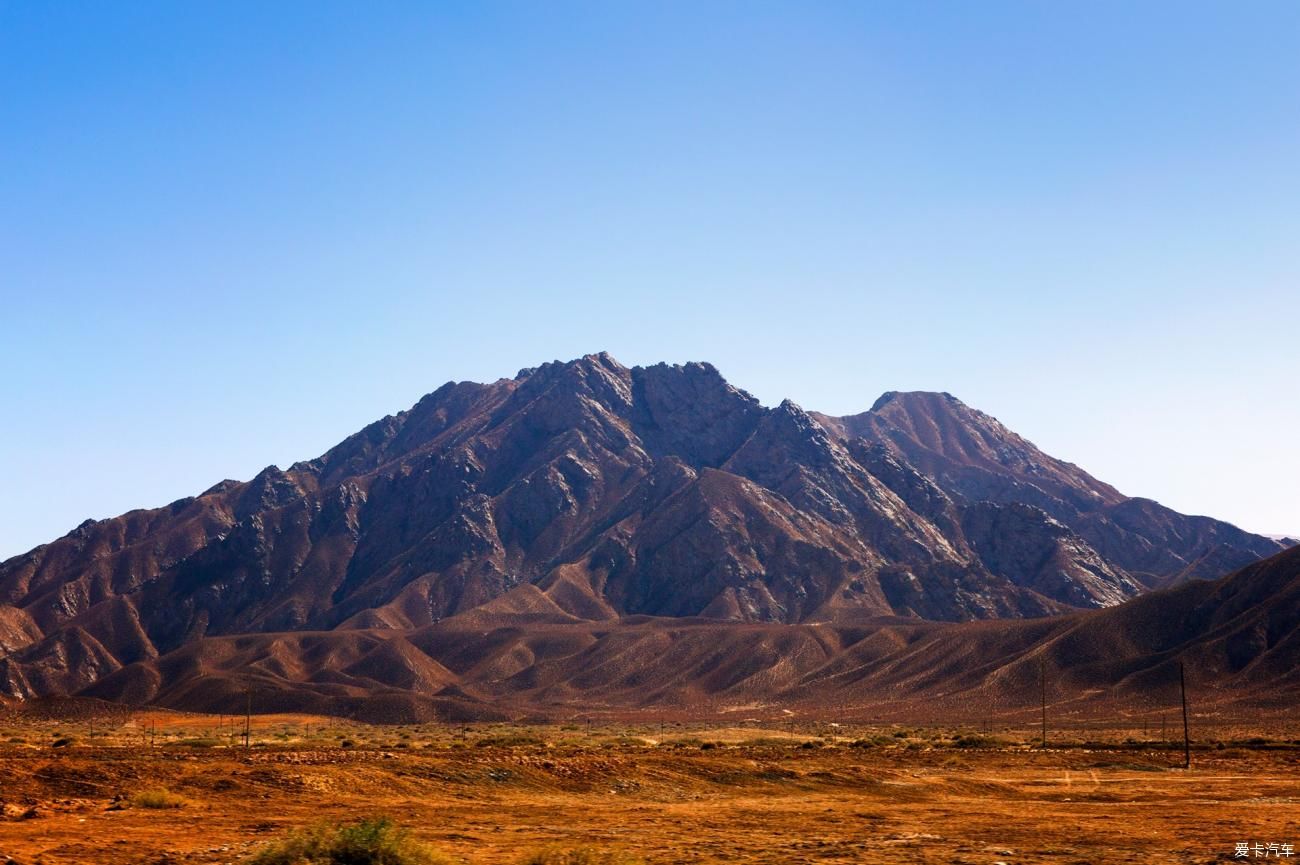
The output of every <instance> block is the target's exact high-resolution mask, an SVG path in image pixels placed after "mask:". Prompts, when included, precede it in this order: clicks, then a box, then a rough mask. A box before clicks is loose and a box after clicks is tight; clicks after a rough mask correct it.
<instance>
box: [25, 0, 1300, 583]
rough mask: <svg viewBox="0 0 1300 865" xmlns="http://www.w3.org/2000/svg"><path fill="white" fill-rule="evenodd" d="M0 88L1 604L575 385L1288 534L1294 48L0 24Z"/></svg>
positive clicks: (1262, 40)
mask: <svg viewBox="0 0 1300 865" xmlns="http://www.w3.org/2000/svg"><path fill="white" fill-rule="evenodd" d="M1211 60H1212V62H1211ZM0 81H3V82H4V87H3V89H2V90H0V117H3V119H4V123H2V124H0V152H3V153H4V154H5V156H6V157H7V158H6V169H7V170H6V172H5V176H4V178H3V180H0V266H2V267H3V270H2V271H0V272H2V273H3V274H4V279H3V280H2V281H0V285H2V286H3V288H2V289H0V290H2V291H3V300H4V306H3V308H4V310H5V312H6V314H7V322H8V323H9V325H10V326H9V327H8V328H7V329H6V334H5V340H4V341H3V342H0V363H2V364H3V371H4V375H3V376H0V404H3V405H4V406H5V408H6V419H7V421H8V422H7V423H5V424H4V425H3V426H2V427H0V430H2V431H0V479H3V481H4V483H5V488H6V492H7V495H6V496H5V497H4V499H3V502H2V503H0V559H2V558H7V557H9V556H12V555H16V554H19V553H22V552H24V551H26V550H28V549H30V548H31V547H33V546H35V545H37V544H39V543H43V542H46V541H49V540H52V539H53V538H55V537H58V536H60V535H62V534H64V533H65V532H67V531H68V530H69V529H71V528H73V527H74V526H75V525H77V524H78V523H80V522H81V521H82V520H83V519H86V518H105V517H110V516H115V515H116V514H119V513H122V512H124V511H127V510H130V509H132V508H136V507H157V506H161V505H163V504H166V503H167V502H170V501H173V500H175V499H178V498H181V497H184V496H188V495H194V494H197V493H198V492H200V491H202V490H203V489H206V488H207V487H208V486H210V485H211V484H213V483H215V482H216V481H218V480H221V479H223V478H227V477H232V478H236V479H247V478H250V477H252V476H253V475H254V474H256V472H257V471H258V470H260V469H261V468H263V467H264V466H266V465H268V464H278V465H281V466H287V465H289V464H290V463H292V462H294V461H296V460H300V459H309V458H312V457H314V456H316V455H318V454H320V453H321V452H323V451H324V450H326V449H327V448H329V447H330V446H332V445H333V444H335V443H337V442H338V441H339V440H341V439H342V438H344V437H345V436H347V435H349V434H351V433H353V432H355V431H356V430H358V429H360V428H361V427H363V426H364V425H365V424H367V423H369V422H371V421H373V420H376V419H378V418H380V417H382V416H384V415H385V414H389V413H393V412H396V411H400V410H402V409H405V408H407V407H409V406H410V405H411V404H413V403H414V402H415V401H416V400H417V399H418V398H419V397H420V396H421V395H423V394H424V393H427V392H429V391H432V390H434V389H435V388H436V387H437V386H438V385H440V384H442V383H443V382H445V381H448V380H476V381H491V380H494V379H496V378H500V377H503V376H511V375H514V373H515V372H516V371H517V370H518V369H520V368H524V367H531V366H536V365H538V364H540V363H542V362H545V361H548V360H552V359H561V360H567V359H571V358H574V357H578V356H581V355H583V354H585V353H588V352H593V351H600V350H607V351H609V352H610V353H611V354H613V355H614V356H615V357H617V358H618V359H619V360H620V361H621V362H622V363H624V364H627V365H638V364H640V365H644V364H650V363H656V362H660V361H666V362H670V363H681V362H686V361H689V360H705V361H709V362H711V363H713V364H714V365H716V366H717V367H718V368H719V370H720V371H721V372H722V373H723V375H725V376H726V377H727V379H728V380H729V381H730V382H731V383H732V384H734V385H736V386H737V387H741V388H744V389H746V390H748V391H750V392H751V393H753V394H754V395H755V396H756V397H758V398H759V399H760V400H761V401H762V402H763V403H764V404H765V405H775V404H777V403H779V402H780V400H781V399H784V398H787V397H788V398H790V399H793V400H794V401H795V402H797V403H799V404H800V405H802V406H803V407H805V408H807V409H810V410H816V411H820V412H825V413H828V414H833V415H843V414H850V413H855V412H860V411H864V410H866V409H867V408H869V407H870V406H871V404H872V402H873V401H874V400H875V399H876V397H877V396H879V395H880V394H881V393H882V392H884V391H888V390H932V391H948V392H950V393H952V394H954V395H956V396H957V397H958V398H960V399H961V400H963V401H964V402H966V403H967V404H969V405H971V406H973V407H975V408H978V409H980V410H982V411H984V412H987V413H988V414H991V415H993V416H995V417H997V418H998V419H999V420H1000V421H1002V422H1003V423H1004V424H1006V426H1008V427H1009V428H1010V429H1012V430H1014V431H1015V432H1017V433H1019V434H1020V435H1022V436H1024V437H1026V438H1027V439H1029V440H1030V441H1032V442H1034V443H1035V444H1036V445H1038V446H1039V447H1040V448H1042V449H1043V450H1044V451H1046V452H1047V453H1049V454H1051V455H1053V456H1055V457H1058V458H1060V459H1064V460H1067V461H1070V462H1073V463H1075V464H1077V465H1079V466H1081V467H1082V468H1083V469H1085V470H1086V471H1088V472H1089V473H1091V474H1093V475H1094V476H1096V477H1097V478H1099V479H1101V480H1103V481H1105V482H1107V483H1110V484H1112V485H1114V486H1115V487H1117V488H1118V489H1119V490H1120V491H1121V492H1123V493H1125V494H1127V495H1133V496H1143V497H1148V498H1153V499H1156V500H1158V501H1160V502H1162V503H1163V504H1165V505H1168V506H1169V507H1172V508H1175V509H1176V510H1179V511H1182V512H1185V513H1192V514H1205V515H1209V516H1213V517H1217V518H1219V519H1224V520H1227V521H1229V522H1232V523H1234V524H1236V525H1238V526H1240V527H1242V528H1244V529H1248V530H1250V531H1255V532H1260V533H1270V534H1287V535H1291V536H1295V535H1296V534H1298V533H1300V497H1297V495H1296V489H1297V484H1298V482H1300V449H1297V448H1296V447H1295V445H1294V439H1295V431H1296V430H1297V429H1300V401H1298V400H1296V398H1295V387H1296V381H1297V375H1298V374H1300V341H1297V340H1296V339H1295V337H1294V333H1293V330H1294V328H1293V325H1292V323H1291V316H1290V315H1288V313H1294V310H1295V307H1296V297H1297V283H1298V282H1300V246H1298V245H1297V244H1296V238H1297V237H1300V208H1297V207H1296V205H1295V202H1296V201H1298V200H1300V163H1297V161H1296V160H1295V154H1296V153H1297V152H1300V87H1297V86H1296V82H1297V81H1300V7H1295V6H1294V5H1292V4H1287V3H1282V2H1265V3H1259V4H1251V5H1250V6H1249V7H1227V6H1219V5H1212V4H1177V5H1175V4H1172V3H1153V4H1148V5H1143V6H1141V7H1137V8H1130V7H1129V6H1127V5H1125V4H1112V3H1099V4H1089V5H1087V6H1077V7H1070V6H1065V5H1050V6H1044V5H1041V4H1033V3H1027V2H1026V3H1010V2H1008V3H998V4H987V5H981V6H979V7H974V6H968V5H966V4H956V3H952V4H947V3H937V4H926V5H921V4H917V5H912V4H888V3H886V4H872V5H870V6H859V5H857V4H848V3H816V4H781V3H772V4H753V5H750V4H718V5H713V6H709V7H707V8H701V7H699V6H697V5H696V4H686V3H666V4H655V5H654V6H653V7H651V6H646V7H636V6H632V5H617V6H610V5H603V4H583V3H557V4H547V5H546V6H544V7H543V6H534V5H529V4H522V3H493V4H482V5H464V6H462V5H456V4H439V5H434V6H427V5H425V4H403V3H395V4H385V5H384V6H382V7H378V8H364V9H363V8H359V7H358V8H349V7H345V6H341V5H340V6H321V5H319V4H306V3H284V4H275V5H274V6H265V5H263V4H253V3H229V4H220V5H217V4H212V5H201V4H190V5H185V6H168V5H164V4H140V5H132V6H130V7H117V6H108V5H103V4H91V3H69V4H58V5H57V6H55V5H49V4H36V5H20V4H7V5H4V6H0Z"/></svg>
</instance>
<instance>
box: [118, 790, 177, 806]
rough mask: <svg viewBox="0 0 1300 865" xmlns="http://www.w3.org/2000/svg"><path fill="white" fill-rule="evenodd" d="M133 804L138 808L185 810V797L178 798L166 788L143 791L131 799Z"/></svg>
mask: <svg viewBox="0 0 1300 865" xmlns="http://www.w3.org/2000/svg"><path fill="white" fill-rule="evenodd" d="M131 804H132V805H134V806H135V807H137V808H183V807H185V797H183V796H178V795H176V794H175V793H173V792H172V791H170V790H168V789H167V788H166V787H157V788H155V789H153V790H142V791H140V792H139V793H136V794H135V795H134V796H132V797H131Z"/></svg>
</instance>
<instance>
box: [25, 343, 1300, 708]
mask: <svg viewBox="0 0 1300 865" xmlns="http://www.w3.org/2000/svg"><path fill="white" fill-rule="evenodd" d="M1278 549H1280V545H1279V544H1278V543H1277V542H1275V541H1271V540H1269V539H1266V538H1262V537H1259V536H1255V535H1250V534H1247V533H1245V532H1241V531H1239V530H1237V529H1235V528H1234V527H1232V526H1229V525H1227V524H1225V523H1221V522H1217V521H1215V520H1210V519H1208V518H1202V517H1186V516H1183V515H1181V514H1177V513H1175V512H1173V511H1170V510H1168V509H1167V508H1163V507H1161V506H1160V505H1158V504H1156V503H1154V502H1151V501H1148V500H1142V499H1128V498H1125V497H1124V496H1122V495H1120V494H1119V493H1118V492H1116V491H1115V490H1114V489H1113V488H1111V487H1109V486H1107V485H1105V484H1102V483H1100V482H1099V481H1096V480H1095V479H1093V478H1091V477H1090V476H1088V475H1087V474H1086V473H1084V472H1083V471H1082V470H1080V469H1078V468H1077V467H1075V466H1072V465H1069V464H1067V463H1062V462H1060V461H1058V460H1054V459H1052V458H1051V457H1048V456H1046V455H1045V454H1042V453H1041V452H1040V451H1038V450H1037V449H1036V448H1035V447H1034V446H1033V445H1032V444H1030V443H1028V442H1026V441H1025V440H1023V439H1021V438H1020V437H1019V436H1016V435H1015V434H1014V433H1011V432H1010V431H1009V430H1006V429H1005V428H1004V427H1002V426H1001V425H1000V424H998V423H997V421H996V420H994V419H992V418H990V417H988V416H987V415H983V414H982V413H980V412H977V411H974V410H973V409H970V408H968V407H966V406H964V405H962V404H961V403H960V402H959V401H957V400H955V399H954V398H952V397H950V396H947V395H942V394H887V395H886V396H885V397H882V398H881V400H880V401H878V402H877V404H876V406H875V407H873V408H872V410H871V411H869V412H866V413H865V414H862V415H857V416H854V417H849V418H829V417H825V416H820V415H814V414H810V413H807V412H805V411H803V410H802V409H800V408H799V407H798V406H796V405H794V404H793V403H790V402H785V403H782V404H781V405H780V406H777V407H775V408H765V407H763V406H761V405H759V404H758V402H757V401H756V400H755V399H754V398H753V397H751V396H750V395H748V394H747V393H745V392H744V391H741V390H738V389H736V388H734V387H732V386H731V385H729V384H728V383H727V382H726V381H725V380H724V379H723V378H722V376H721V375H719V374H718V372H717V370H715V369H714V368H713V367H712V366H709V365H708V364H698V363H696V364H687V365H685V366H668V365H664V364H660V365H657V366H652V367H646V368H641V367H636V368H631V369H629V368H626V367H623V366H622V365H620V364H619V363H618V362H616V361H615V360H614V359H613V358H611V357H609V356H608V355H604V354H601V355H591V356H588V357H585V358H582V359H580V360H577V361H573V362H569V363H558V362H557V363H550V364H546V365H544V366H541V367H538V368H535V369H529V370H524V371H522V372H520V373H519V375H517V376H516V377H515V378H513V379H502V380H500V381H497V382H494V383H491V384H474V383H451V384H447V385H444V386H443V387H441V388H439V389H438V390H437V391H435V392H433V393H431V394H429V395H428V396H426V397H424V398H423V399H422V400H420V401H419V402H418V403H417V404H416V405H415V406H414V407H412V408H411V409H410V410H408V411H405V412H402V413H400V414H398V415H395V416H392V417H388V418H384V419H383V420H381V421H378V422H376V423H374V424H371V425H370V426H368V427H366V428H365V429H364V430H362V431H361V432H359V433H357V434H356V435H353V436H351V437H350V438H348V439H347V440H345V441H343V442H342V443H340V444H339V445H338V446H337V447H335V448H333V449H332V450H330V451H329V452H328V453H326V454H324V455H323V456H321V457H319V458H317V459H315V460H311V461H308V462H302V463H297V464H295V465H293V466H291V467H290V468H289V469H288V470H287V471H282V470H280V469H278V468H276V467H269V468H267V469H265V470H264V471H262V472H261V473H260V474H258V475H257V477H255V478H253V479H252V480H251V481H247V482H234V481H223V482H222V483H219V484H217V485H216V486H214V487H212V488H211V489H209V490H207V491H206V492H204V493H202V494H200V495H199V496H197V497H195V498H192V499H183V500H181V501H178V502H175V503H173V504H172V505H169V506H167V507H165V508H160V509H157V510H150V511H133V512H131V513H128V514H125V515H123V516H121V517H117V518H115V519H110V520H103V521H98V522H92V521H88V522H87V523H84V524H83V525H81V526H79V527H78V528H77V529H75V530H74V531H73V532H71V533H69V534H68V535H67V536H65V537H63V538H60V539H59V540H57V541H54V542H52V543H50V544H47V545H45V546H42V547H38V548H36V549H35V550H32V551H31V552H29V553H26V554H24V555H21V556H18V557H15V558H13V559H10V560H9V561H7V562H4V563H3V564H0V652H3V653H4V655H3V658H4V660H3V661H0V664H2V665H3V666H0V690H3V691H4V692H7V693H9V694H14V695H22V696H29V695H34V694H44V693H74V692H78V691H80V690H82V689H84V688H86V687H87V686H89V685H91V684H92V683H94V682H96V681H98V680H100V679H103V678H104V677H106V676H109V675H111V674H113V673H114V672H115V671H117V670H120V669H122V668H124V667H130V668H131V669H135V670H155V672H154V673H150V674H148V675H146V676H145V678H146V679H149V678H150V676H155V677H156V675H157V673H156V669H155V668H154V667H151V666H149V665H150V664H151V663H152V662H153V661H154V659H157V658H159V657H163V656H165V657H167V658H172V659H175V658H178V657H180V656H178V655H177V653H178V652H183V651H184V650H185V647H188V646H194V645H197V644H198V643H199V641H204V640H206V639H207V638H212V637H218V636H227V635H239V634H283V633H287V632H325V631H334V632H340V633H342V632H361V631H368V632H373V631H375V630H376V629H389V630H398V631H402V632H407V631H412V630H418V629H421V628H427V627H430V626H434V625H437V624H438V623H440V622H442V621H443V620H446V619H449V618H456V619H460V618H461V617H465V616H471V615H497V614H510V615H522V616H528V615H540V616H547V617H552V618H556V617H558V618H559V619H562V620H566V621H612V620H616V619H619V618H623V617H628V616H638V615H649V616H660V617H706V618H713V619H727V620H735V621H742V622H774V623H814V622H834V623H847V622H857V621H865V620H867V619H871V618H873V617H879V616H903V617H912V618H920V619H935V620H968V619H989V618H999V617H1024V616H1041V615H1044V614H1051V613H1059V612H1062V611H1067V610H1070V609H1074V608H1090V607H1102V606H1107V605H1111V604H1115V603H1117V602H1119V601H1121V600H1123V599H1125V598H1129V597H1132V596H1134V595H1136V594H1137V593H1139V592H1140V591H1141V590H1142V589H1143V588H1144V586H1153V585H1159V584H1162V583H1165V582H1169V581H1178V580H1183V579H1186V578H1189V577H1201V576H1216V575H1217V574H1219V573H1223V572H1225V571H1226V570H1228V569H1230V568H1232V567H1235V566H1238V565H1240V564H1242V563H1243V562H1246V561H1250V560H1253V559H1255V558H1257V557H1259V556H1261V555H1266V554H1269V553H1272V552H1275V551H1277V550H1278ZM359 638H360V637H358V639H359ZM205 644H208V645H210V644H209V643H205ZM285 645H286V646H288V645H289V644H288V643H286V644H285ZM303 645H304V643H303V641H302V640H300V639H297V638H295V640H294V641H293V646H296V647H298V648H282V649H281V650H279V651H281V653H282V654H283V657H279V658H278V659H277V660H276V663H277V664H279V665H281V666H285V667H286V668H287V666H289V665H292V664H294V663H302V659H301V658H299V657H298V656H297V654H296V653H297V652H301V651H306V649H304V648H301V647H302V646H303ZM385 651H395V652H397V654H395V655H393V656H392V657H393V658H405V659H407V661H411V658H412V657H414V656H411V655H410V652H409V651H407V650H406V649H402V648H400V647H398V649H392V648H391V647H390V649H386V650H385ZM394 662H395V663H396V661H394ZM194 663H199V662H198V661H195V662H194ZM374 663H376V664H377V663H379V662H378V661H374ZM403 663H406V662H403ZM411 663H415V662H414V661H411ZM420 663H423V662H420ZM142 665H143V666H142ZM417 666H419V664H417ZM142 675H144V674H142ZM411 675H412V676H415V677H416V678H417V679H418V680H419V681H428V682H433V681H436V680H438V676H439V675H440V674H438V673H437V671H436V670H433V671H430V670H427V669H423V670H422V671H421V670H415V671H412V673H411ZM151 681H152V680H151ZM154 684H156V682H155V683H154ZM137 686H138V687H139V688H143V689H144V690H145V691H148V690H149V687H150V685H149V682H148V681H146V682H142V683H137Z"/></svg>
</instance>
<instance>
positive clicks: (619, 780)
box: [0, 715, 1300, 865]
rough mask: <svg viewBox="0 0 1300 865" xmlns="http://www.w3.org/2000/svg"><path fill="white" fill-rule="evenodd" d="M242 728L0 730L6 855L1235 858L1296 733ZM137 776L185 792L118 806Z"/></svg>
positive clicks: (176, 722) (146, 723) (1292, 812)
mask: <svg viewBox="0 0 1300 865" xmlns="http://www.w3.org/2000/svg"><path fill="white" fill-rule="evenodd" d="M239 723H241V721H237V720H232V719H229V718H227V719H202V720H201V721H200V720H196V719H194V718H193V717H187V716H167V715H159V716H157V717H154V718H152V719H144V718H136V719H133V720H132V721H130V722H128V723H126V724H125V725H122V724H119V725H117V726H114V727H113V728H112V729H108V730H105V729H100V730H93V731H92V730H90V729H88V728H87V727H85V726H84V725H83V726H81V727H78V728H76V729H73V728H72V726H71V725H67V724H63V725H59V724H56V723H47V724H44V725H39V726H35V727H26V728H22V729H14V728H11V729H7V730H0V734H3V740H2V741H0V800H3V811H4V818H3V819H2V820H0V863H6V862H16V863H21V865H74V863H75V865H92V863H104V865H127V863H150V865H154V863H158V865H161V863H226V862H229V863H235V862H239V861H240V860H241V859H243V858H244V857H246V856H247V855H248V853H249V852H250V851H252V850H253V849H255V848H256V847H257V846H258V845H259V844H262V843H265V842H266V841H268V840H270V839H273V838H275V837H277V836H279V835H280V834H282V833H283V832H285V831H288V830H290V829H292V828H295V827H300V826H304V825H308V824H311V823H312V822H314V821H318V820H322V819H329V820H350V819H356V818H359V817H363V816H372V815H385V816H389V817H391V818H393V819H394V820H396V821H397V822H398V823H400V824H401V825H403V826H406V827H408V828H409V829H411V830H412V832H413V833H414V834H416V835H417V836H418V837H420V838H422V839H424V840H427V841H430V842H432V843H434V844H436V845H437V846H439V847H441V848H442V849H444V850H445V851H447V852H449V853H451V854H453V855H454V856H455V857H457V858H458V859H463V860H464V861H466V862H471V863H516V862H518V861H519V860H520V858H521V857H522V856H524V855H525V854H526V853H527V852H528V851H530V850H534V849H536V848H538V847H541V846H543V845H546V844H550V843H562V844H579V843H585V844H594V845H596V846H599V847H603V848H609V849H618V850H625V851H629V852H632V853H635V854H636V855H638V856H641V857H644V859H645V860H646V861H647V862H648V863H678V862H701V863H714V862H717V863H723V862H727V863H803V862H808V863H877V862H879V863H886V862H887V863H899V862H920V863H986V865H989V863H996V862H1005V863H1038V862H1051V863H1070V865H1076V863H1077V865H1084V863H1109V862H1142V863H1160V862H1180V863H1181V862H1197V863H1203V862H1226V861H1241V860H1239V859H1236V858H1235V856H1234V854H1235V852H1236V845H1237V844H1238V843H1242V842H1244V843H1248V844H1251V845H1252V849H1253V845H1254V844H1255V843H1259V844H1262V845H1267V844H1269V843H1274V844H1293V845H1295V846H1296V849H1297V850H1300V750H1294V749H1293V747H1282V746H1269V747H1239V746H1237V745H1234V744H1232V743H1228V744H1227V745H1226V747H1221V748H1215V747H1213V746H1211V747H1209V748H1207V749H1205V750H1198V751H1196V752H1195V753H1194V755H1193V758H1194V766H1193V768H1192V769H1191V770H1190V771H1186V770H1183V769H1182V768H1180V767H1181V762H1182V753H1181V751H1177V750H1163V749H1159V748H1155V747H1150V746H1148V745H1146V744H1143V743H1130V744H1129V746H1127V747H1119V746H1116V747H1114V748H1104V747H1096V746H1092V747H1084V746H1082V745H1079V746H1076V747H1069V748H1058V749H1048V750H1042V749H1037V748H1030V747H1028V745H1027V744H1026V742H1025V740H1026V739H1027V738H1028V736H1027V735H1026V736H1022V737H1017V736H1015V735H1010V734H1007V735H1003V736H998V737H996V738H994V739H991V740H986V741H984V742H981V743H978V744H983V745H985V746H986V747H957V743H956V742H955V741H954V737H955V733H953V732H948V733H944V732H940V731H923V730H907V729H895V730H874V731H862V730H859V731H853V732H852V733H850V732H848V731H843V730H834V731H822V733H821V735H816V736H815V735H811V734H808V733H799V732H796V733H790V732H787V731H771V730H769V731H754V730H734V729H728V730H709V729H691V730H687V729H680V728H672V727H671V726H670V728H668V729H662V728H656V727H655V726H654V725H647V726H644V727H641V728H637V729H628V730H613V729H610V730H595V731H591V730H587V729H585V728H580V727H576V726H573V727H564V728H561V727H552V728H529V729H523V728H514V729H506V728H474V729H469V730H460V729H456V730H449V729H446V728H442V729H434V728H366V727H360V726H347V727H341V726H339V725H330V724H326V723H325V722H323V721H321V720H320V719H304V718H287V717H277V718H262V719H257V724H256V726H255V728H254V730H253V733H252V735H251V738H252V740H253V744H254V747H253V748H251V749H250V750H247V751H246V750H244V749H243V748H242V747H230V745H231V743H232V742H241V743H242V739H238V738H234V736H237V734H238V731H239V729H241V728H240V727H239V726H238V725H239ZM150 737H152V741H153V744H152V746H150V745H149V744H148V742H149V741H150ZM60 739H65V740H66V739H72V740H73V741H72V742H71V743H68V744H64V745H61V746H59V747H54V746H53V742H55V741H58V740H60ZM14 740H22V741H14ZM854 743H856V744H854ZM966 744H967V745H970V744H971V743H970V742H969V741H968V742H967V743H966ZM1255 744H1256V745H1259V744H1260V743H1255ZM345 745H346V747H345ZM1175 767H1178V768H1175ZM153 790H166V791H168V792H169V793H171V794H172V795H173V796H175V797H177V798H178V799H179V800H181V801H180V804H178V805H177V806H176V807H167V808H147V807H142V806H141V805H140V804H138V803H133V801H132V799H133V797H135V796H136V795H138V794H139V793H141V792H143V791H153ZM1265 849H1267V848H1265ZM1277 849H1278V850H1279V851H1280V850H1281V848H1277ZM6 857H7V859H6ZM1252 857H1253V852H1252ZM1270 858H1274V859H1276V858H1278V857H1277V856H1276V855H1274V856H1272V857H1270Z"/></svg>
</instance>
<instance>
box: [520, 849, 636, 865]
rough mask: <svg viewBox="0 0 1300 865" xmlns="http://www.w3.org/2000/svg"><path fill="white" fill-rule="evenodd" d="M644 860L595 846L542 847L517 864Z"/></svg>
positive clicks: (619, 864)
mask: <svg viewBox="0 0 1300 865" xmlns="http://www.w3.org/2000/svg"><path fill="white" fill-rule="evenodd" d="M644 863H645V860H643V859H640V858H638V857H635V856H629V855H628V854H626V853H622V852H619V851H617V850H600V849H597V848H595V847H543V848H542V849H540V850H535V851H533V852H532V853H529V854H528V855H527V856H525V857H524V858H523V859H521V860H520V862H519V865H644Z"/></svg>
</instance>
